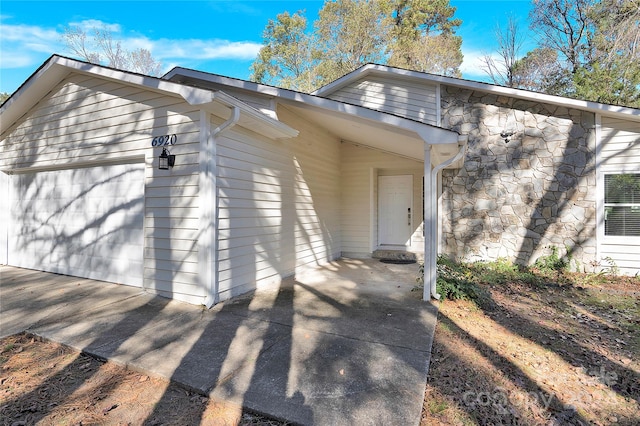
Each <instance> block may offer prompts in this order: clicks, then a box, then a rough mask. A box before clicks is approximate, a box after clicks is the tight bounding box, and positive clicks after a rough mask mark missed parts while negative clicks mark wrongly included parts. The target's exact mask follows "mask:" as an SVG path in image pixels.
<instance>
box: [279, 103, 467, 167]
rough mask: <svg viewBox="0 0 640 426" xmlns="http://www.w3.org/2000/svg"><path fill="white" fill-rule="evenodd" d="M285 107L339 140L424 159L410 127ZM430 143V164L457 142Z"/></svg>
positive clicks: (447, 154) (448, 154) (291, 105)
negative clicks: (431, 148) (431, 149)
mask: <svg viewBox="0 0 640 426" xmlns="http://www.w3.org/2000/svg"><path fill="white" fill-rule="evenodd" d="M286 108H288V109H290V110H292V111H293V112H295V113H296V114H298V115H300V116H302V117H303V118H305V119H306V120H309V121H310V122H312V123H315V124H316V125H318V126H320V127H323V128H325V129H327V131H329V132H330V133H332V134H333V135H335V136H337V137H338V138H340V139H341V140H343V141H348V142H352V143H356V144H359V145H363V146H367V147H370V148H373V149H377V150H380V151H384V152H388V153H390V154H394V155H400V156H403V157H408V158H411V159H414V160H418V161H424V144H425V142H424V140H423V139H422V137H421V136H420V135H419V134H418V133H417V132H416V131H415V130H413V129H406V128H402V127H399V126H395V125H391V124H387V123H383V122H381V121H376V120H372V119H368V118H363V117H359V116H356V115H351V114H348V113H345V112H340V111H332V110H328V109H324V108H320V107H316V106H311V105H301V104H299V103H295V104H294V103H287V104H286ZM416 125H418V126H420V123H416ZM423 126H426V127H429V128H433V126H429V125H426V124H424V125H423ZM442 130H444V129H442ZM432 146H433V151H432V162H433V164H439V163H441V162H443V161H445V160H447V159H448V158H450V157H452V156H453V155H455V154H456V153H457V152H458V146H457V145H456V144H452V143H444V144H443V143H438V141H434V144H433V145H432Z"/></svg>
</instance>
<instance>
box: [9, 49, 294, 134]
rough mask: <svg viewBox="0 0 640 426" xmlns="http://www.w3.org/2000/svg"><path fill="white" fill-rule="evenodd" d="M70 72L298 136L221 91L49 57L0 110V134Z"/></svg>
mask: <svg viewBox="0 0 640 426" xmlns="http://www.w3.org/2000/svg"><path fill="white" fill-rule="evenodd" d="M74 72H75V73H84V74H88V75H96V76H99V77H102V78H106V79H110V80H114V81H118V82H121V83H125V84H133V85H138V86H144V87H146V88H147V89H150V90H154V91H158V92H161V93H165V94H170V95H174V96H176V95H177V96H180V97H181V98H182V99H184V101H185V102H187V103H188V104H189V105H193V106H199V107H202V108H203V109H205V110H207V109H212V108H213V110H212V112H214V111H216V110H215V108H214V105H213V104H214V103H218V102H219V103H221V104H223V105H225V106H227V107H229V108H233V107H238V108H240V110H241V111H242V112H243V114H244V115H246V116H248V117H249V118H250V121H255V120H258V121H260V122H262V123H263V124H264V126H265V127H263V129H265V131H266V132H267V135H268V136H271V137H275V138H290V137H294V136H296V135H297V134H298V132H297V130H295V129H292V128H291V127H289V126H287V125H286V124H284V123H281V122H279V121H278V120H275V119H273V118H271V117H269V116H267V115H265V114H263V113H261V112H260V111H258V110H256V109H255V108H253V107H251V106H249V105H247V104H245V103H243V102H242V101H240V100H238V99H236V98H234V97H232V96H229V95H227V94H224V93H222V92H215V91H212V90H207V89H200V88H196V87H191V86H186V85H183V84H179V83H174V82H171V81H166V80H162V79H159V78H156V77H150V76H145V75H141V74H134V73H130V72H126V71H120V70H116V69H113V68H107V67H103V66H101V65H95V64H90V63H87V62H81V61H77V60H74V59H70V58H65V57H61V56H57V55H53V56H52V57H51V58H49V59H48V60H47V61H46V62H45V63H44V64H43V65H42V66H41V67H40V68H39V69H38V70H37V71H36V72H35V73H34V74H32V75H31V76H30V77H29V78H28V79H27V81H26V82H25V83H24V84H23V85H22V86H21V87H20V88H19V89H18V90H17V91H16V92H15V93H14V94H13V96H11V98H10V99H9V100H8V101H7V102H5V103H4V104H3V105H2V108H0V135H1V134H3V133H4V132H5V131H6V130H7V129H9V128H11V127H12V126H13V125H14V124H15V123H16V122H17V121H18V120H20V118H21V117H22V116H23V115H24V114H26V113H27V112H28V111H29V109H31V108H32V107H33V106H34V105H35V104H36V103H37V102H39V101H40V99H42V96H43V94H46V93H48V92H49V91H50V90H51V89H53V87H55V85H56V84H58V83H59V82H60V81H62V80H63V79H64V78H66V77H67V76H68V75H69V74H71V73H74Z"/></svg>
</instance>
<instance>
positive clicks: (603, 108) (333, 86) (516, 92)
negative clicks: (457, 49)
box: [312, 64, 640, 121]
mask: <svg viewBox="0 0 640 426" xmlns="http://www.w3.org/2000/svg"><path fill="white" fill-rule="evenodd" d="M372 74H376V75H379V76H382V77H384V76H387V77H388V76H390V75H391V76H399V77H404V78H408V79H412V80H423V81H427V82H429V83H435V84H443V85H446V86H453V87H457V88H461V89H469V90H477V91H481V92H484V93H491V94H496V95H500V96H507V97H512V98H517V99H522V100H528V101H533V102H538V103H545V104H551V105H556V106H564V107H567V108H575V109H579V110H584V111H588V112H593V113H601V114H605V115H610V116H615V117H619V118H625V119H631V120H634V121H640V109H637V108H631V107H625V106H617V105H608V104H602V103H599V102H592V101H584V100H580V99H572V98H566V97H562V96H556V95H548V94H545V93H538V92H532V91H529V90H523V89H514V88H511V87H504V86H497V85H494V84H489V83H481V82H477V81H471V80H463V79H459V78H454V77H446V76H441V75H435V74H427V73H422V72H419V71H411V70H405V69H401V68H394V67H388V66H385V65H376V64H367V65H363V66H362V67H360V68H358V69H357V70H355V71H353V72H351V73H350V74H347V75H345V76H343V77H341V78H339V79H338V80H335V81H333V82H331V83H329V84H327V85H326V86H323V87H321V88H320V89H318V90H316V91H315V92H313V93H312V94H313V95H316V96H323V97H326V96H329V95H331V94H332V93H335V92H336V91H338V90H340V89H341V88H343V87H345V86H347V85H348V84H350V83H352V82H354V81H357V80H358V79H361V78H362V77H365V76H367V75H372Z"/></svg>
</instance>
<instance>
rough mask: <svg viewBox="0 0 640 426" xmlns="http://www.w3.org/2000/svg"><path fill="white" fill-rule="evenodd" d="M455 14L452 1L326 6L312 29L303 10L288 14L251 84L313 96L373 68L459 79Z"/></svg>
mask: <svg viewBox="0 0 640 426" xmlns="http://www.w3.org/2000/svg"><path fill="white" fill-rule="evenodd" d="M455 10H456V9H455V8H454V7H452V6H451V5H450V4H449V0H334V1H326V2H325V3H324V5H323V7H322V9H321V10H320V12H319V17H318V20H317V21H316V22H314V23H313V26H312V28H309V26H308V23H307V20H306V18H305V16H304V11H298V12H296V13H294V14H293V15H292V14H290V13H289V12H283V13H281V14H279V15H278V16H277V17H276V19H275V20H270V21H269V23H268V24H267V26H266V28H265V30H264V33H263V47H262V49H261V50H260V52H259V54H258V56H257V58H256V60H255V61H254V62H253V64H252V66H251V70H252V75H251V79H252V80H253V81H256V82H259V83H266V84H273V85H276V86H280V87H284V88H290V89H295V90H300V91H304V92H309V91H312V90H314V89H316V88H318V87H320V86H322V85H324V84H327V83H329V82H331V81H333V80H335V79H337V78H339V77H341V76H343V75H345V74H347V73H349V72H351V71H353V70H355V69H357V68H358V67H360V66H362V65H364V64H366V63H369V62H373V63H381V64H388V65H391V66H397V67H401V68H408V69H412V70H418V71H427V72H434V73H438V74H443V75H450V76H459V75H460V70H459V67H460V65H461V64H462V51H461V45H462V39H461V38H460V37H459V36H457V35H456V34H455V31H456V29H457V28H458V27H459V26H460V24H461V21H460V20H459V19H455V18H454V14H455Z"/></svg>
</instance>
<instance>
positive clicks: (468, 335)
mask: <svg viewBox="0 0 640 426" xmlns="http://www.w3.org/2000/svg"><path fill="white" fill-rule="evenodd" d="M485 272H486V271H485ZM485 272H482V273H485ZM489 272H490V273H489V274H488V275H486V276H485V277H484V278H485V279H483V280H477V282H475V283H474V284H473V285H474V286H477V288H476V290H478V291H477V294H479V295H480V297H479V298H478V299H477V300H476V301H467V300H456V301H450V300H447V301H444V302H442V303H441V306H440V313H439V321H438V325H437V331H436V339H435V342H434V346H433V351H432V361H431V366H430V372H429V383H428V384H427V388H426V397H425V402H424V407H423V415H422V424H423V425H434V424H445V425H466V424H486V425H495V424H519V425H565V424H594V425H609V424H621V425H637V424H640V414H639V413H640V357H639V354H640V283H639V282H638V280H637V279H633V278H631V279H623V278H617V279H613V278H606V279H603V278H602V277H600V278H599V277H589V276H580V275H573V276H570V275H566V274H563V275H558V276H557V277H555V278H556V279H553V280H551V279H549V280H547V281H544V280H542V281H541V280H539V279H529V278H531V277H530V276H528V278H527V279H526V280H522V279H520V278H522V277H519V276H518V275H517V274H515V275H514V274H513V273H510V275H509V274H507V276H506V278H505V276H504V275H500V276H498V275H496V271H489ZM512 272H513V271H512ZM525 278H526V277H525ZM0 352H1V353H0V423H1V424H5V425H13V426H19V425H31V424H41V425H65V424H66V425H81V424H85V425H86V424H114V425H115V424H117V425H119V424H134V425H137V424H145V425H187V424H189V425H192V424H193V425H195V424H204V425H237V424H241V425H273V426H275V425H282V424H286V423H282V422H278V421H275V420H272V419H268V418H265V417H261V416H256V415H252V414H250V413H246V412H243V411H242V409H241V407H238V406H234V405H230V404H227V403H223V402H220V401H214V400H211V399H209V398H206V397H204V396H202V395H199V394H196V393H193V392H189V391H186V390H184V389H182V388H180V387H178V386H175V385H172V384H169V383H168V382H167V381H165V380H162V379H158V378H154V377H149V376H146V375H144V374H140V373H139V372H135V371H131V370H127V369H126V368H123V367H121V366H119V365H116V364H113V363H110V362H103V361H101V360H97V359H94V358H92V357H89V356H87V355H84V354H82V353H79V352H77V351H74V350H72V349H69V348H68V347H65V346H63V345H59V344H56V343H53V342H48V341H43V340H42V339H40V338H38V337H36V336H32V335H26V334H21V335H16V336H12V337H9V338H6V339H3V340H0Z"/></svg>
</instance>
